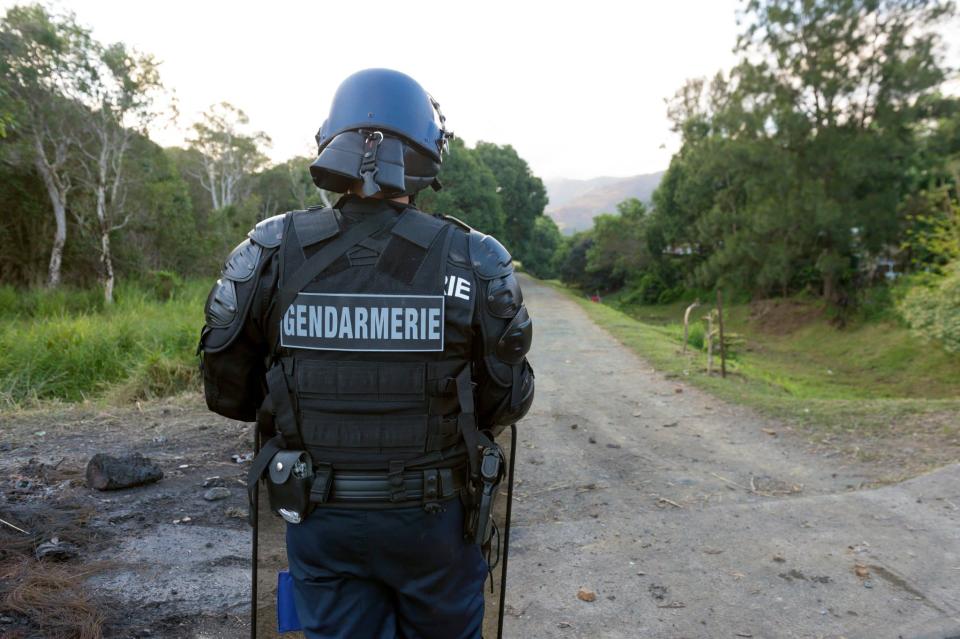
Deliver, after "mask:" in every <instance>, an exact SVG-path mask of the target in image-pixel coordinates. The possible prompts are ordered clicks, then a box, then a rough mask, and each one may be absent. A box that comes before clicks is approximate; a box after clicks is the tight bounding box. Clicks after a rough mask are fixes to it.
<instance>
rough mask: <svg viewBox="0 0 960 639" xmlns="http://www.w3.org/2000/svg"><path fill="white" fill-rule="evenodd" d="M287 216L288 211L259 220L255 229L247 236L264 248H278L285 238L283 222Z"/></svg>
mask: <svg viewBox="0 0 960 639" xmlns="http://www.w3.org/2000/svg"><path fill="white" fill-rule="evenodd" d="M286 218H287V214H286V213H281V214H280V215H274V216H273V217H268V218H267V219H265V220H263V221H262V222H258V223H257V225H256V226H255V227H253V230H252V231H250V232H249V233H247V237H249V238H250V239H251V240H253V241H254V242H256V243H257V244H259V245H260V246H263V247H264V248H276V247H278V246H280V240H282V239H283V223H284V220H286Z"/></svg>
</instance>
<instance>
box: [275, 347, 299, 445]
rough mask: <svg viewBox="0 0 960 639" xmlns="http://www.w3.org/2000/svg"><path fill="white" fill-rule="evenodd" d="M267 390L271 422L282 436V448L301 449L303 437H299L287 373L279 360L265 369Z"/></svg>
mask: <svg viewBox="0 0 960 639" xmlns="http://www.w3.org/2000/svg"><path fill="white" fill-rule="evenodd" d="M267 390H268V391H269V392H270V403H271V404H272V405H273V423H274V426H276V429H277V430H278V431H279V432H280V436H281V437H282V438H283V442H284V448H287V449H289V450H301V449H302V448H303V439H302V438H301V437H300V429H299V428H297V415H296V413H295V412H294V410H293V401H292V400H291V399H290V388H289V387H288V386H287V374H286V373H285V372H284V370H283V364H282V363H281V362H277V363H276V364H274V365H273V367H271V368H270V369H269V370H268V371H267Z"/></svg>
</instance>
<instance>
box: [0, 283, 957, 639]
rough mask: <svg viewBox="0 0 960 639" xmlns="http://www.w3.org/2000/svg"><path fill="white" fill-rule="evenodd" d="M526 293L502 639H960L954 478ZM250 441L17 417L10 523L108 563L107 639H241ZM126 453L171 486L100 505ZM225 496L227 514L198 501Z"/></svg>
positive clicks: (51, 416) (78, 418)
mask: <svg viewBox="0 0 960 639" xmlns="http://www.w3.org/2000/svg"><path fill="white" fill-rule="evenodd" d="M523 284H524V290H525V294H526V297H527V302H528V305H529V307H530V310H531V313H532V315H533V317H534V321H535V324H536V328H535V333H536V335H535V340H534V350H533V353H532V355H531V358H532V360H533V364H534V366H535V368H536V371H537V400H536V402H535V404H534V408H533V410H532V412H531V414H530V415H529V417H527V418H526V419H525V420H524V421H523V422H522V423H521V425H520V439H519V442H520V443H519V446H518V471H517V472H518V483H517V489H516V503H515V508H514V513H515V515H514V528H513V537H512V540H513V543H512V549H511V555H510V557H511V559H510V587H509V590H508V615H507V621H506V628H505V635H506V637H509V638H510V639H521V638H522V639H528V638H529V639H542V638H544V639H545V638H554V637H557V638H571V639H572V638H588V637H589V638H591V639H593V638H611V639H617V638H624V639H626V638H629V639H717V638H726V637H730V638H732V639H736V638H738V637H753V638H756V639H761V638H762V639H793V638H804V639H806V638H810V639H814V638H819V639H827V638H839V637H846V638H847V639H860V638H862V639H897V638H900V637H903V638H905V639H934V638H936V639H943V638H946V637H960V466H951V467H947V468H944V469H942V470H940V471H938V472H935V473H933V474H930V475H926V476H923V477H919V478H916V479H914V480H911V481H908V482H906V483H903V484H899V485H894V486H886V487H883V488H877V489H867V488H864V487H865V486H872V485H876V482H875V480H876V478H878V477H881V476H889V472H886V471H888V470H889V469H882V468H871V467H869V466H854V465H850V464H849V463H848V462H845V461H843V460H844V458H842V457H839V456H825V455H824V454H823V453H822V452H817V451H815V450H813V449H812V447H810V446H809V445H808V444H807V443H806V442H805V441H804V440H803V439H802V438H801V437H799V436H797V435H796V434H794V433H792V431H790V430H789V429H788V428H787V427H786V426H784V425H782V424H778V423H774V422H771V421H770V420H766V419H764V418H761V417H759V416H757V415H756V414H754V413H752V412H750V411H748V410H745V409H741V408H738V407H735V406H731V405H729V404H725V403H723V402H721V401H719V400H717V399H715V398H713V397H710V396H708V395H706V394H704V393H701V392H698V391H697V390H695V389H694V388H692V387H691V386H689V385H686V384H684V383H683V381H682V380H677V379H666V378H665V377H664V376H663V375H662V374H659V373H657V372H655V371H654V370H652V369H651V368H650V366H649V365H648V364H647V363H646V362H644V361H643V360H642V359H639V358H638V357H636V356H635V355H633V354H632V353H631V352H629V351H628V350H627V349H626V348H625V347H623V346H622V345H621V344H620V343H618V342H617V341H616V340H614V339H613V338H612V337H611V336H610V335H609V334H607V333H606V332H605V331H603V330H602V329H600V328H598V327H597V326H596V325H594V324H593V323H592V322H591V321H590V320H589V318H588V317H587V316H586V315H585V313H584V312H583V311H582V310H581V308H580V307H579V306H578V305H577V304H576V303H575V302H573V301H571V300H570V299H569V298H567V297H566V296H564V295H563V294H561V293H558V292H556V291H554V290H553V289H551V288H549V287H546V286H544V285H541V284H538V283H536V282H534V281H531V280H529V279H524V282H523ZM250 432H251V431H250V428H249V426H248V425H243V424H238V423H236V422H231V421H229V420H225V419H222V418H219V417H217V416H215V415H211V414H210V413H209V412H207V411H206V409H205V407H204V406H203V403H202V400H201V398H200V397H199V396H198V395H196V394H188V395H184V396H181V397H177V398H171V399H168V400H164V401H159V402H150V403H147V404H144V405H142V406H136V407H130V408H106V409H105V408H98V407H97V406H95V405H86V406H63V407H59V408H58V407H52V408H50V407H48V408H45V409H42V410H39V411H30V412H26V413H16V414H6V415H4V414H0V451H2V454H0V489H2V490H0V518H3V519H5V520H6V521H8V522H12V523H15V524H16V525H19V526H20V527H23V528H26V529H28V530H30V531H31V532H32V533H33V534H34V539H35V540H36V542H37V543H39V542H40V541H46V540H48V539H50V538H52V537H54V536H57V537H59V538H60V539H61V540H67V541H69V542H72V543H74V544H75V545H76V546H77V547H78V550H79V556H78V557H77V558H76V559H74V560H71V561H70V562H67V563H66V564H62V565H63V566H64V567H65V568H64V569H65V570H67V571H68V573H66V574H67V575H68V576H69V574H77V573H76V572H75V573H70V572H69V571H71V570H73V571H77V570H81V569H83V568H84V566H89V565H91V564H90V562H91V561H97V560H107V561H108V562H109V563H108V564H105V565H104V567H103V568H102V569H101V570H99V572H98V574H97V575H95V576H94V577H92V578H90V579H88V580H87V581H86V582H84V581H82V580H80V579H76V580H75V584H76V587H77V593H76V594H77V596H82V597H89V598H92V599H93V600H95V601H96V602H97V603H98V605H99V607H100V608H99V609H100V610H101V612H102V613H103V615H104V618H105V625H104V636H105V637H107V638H121V637H122V638H124V639H127V638H130V637H151V638H153V637H163V638H164V639H196V638H203V639H228V638H235V637H241V636H245V634H246V632H247V630H246V617H247V614H248V601H249V599H248V592H247V575H248V570H249V562H248V557H249V555H248V552H249V545H248V544H249V533H248V529H247V527H246V523H245V521H244V519H243V517H244V513H245V506H246V504H245V501H246V499H245V494H244V490H243V477H244V474H245V472H246V467H247V465H246V464H242V463H239V464H238V463H235V462H234V461H231V456H232V455H233V454H235V453H241V452H245V451H246V450H249V447H250V445H251V439H250ZM131 450H132V451H138V452H142V453H144V454H146V455H148V456H150V457H151V458H153V459H154V460H155V461H157V462H158V463H159V464H160V465H161V466H162V467H163V469H164V472H165V478H164V479H163V481H161V482H160V483H158V484H153V485H150V486H146V487H141V488H136V489H131V490H127V491H119V492H117V493H96V492H93V491H91V490H89V489H88V488H86V487H85V486H84V484H83V480H82V474H83V468H84V467H85V465H86V463H87V461H88V460H89V459H90V457H91V455H92V454H94V453H96V452H109V453H122V452H129V451H131ZM214 477H217V478H219V479H216V480H214V479H212V478H214ZM213 481H217V482H220V483H221V484H222V485H224V486H226V487H228V488H229V489H230V493H231V494H230V496H229V498H227V499H224V500H223V501H213V502H210V501H207V500H205V499H204V497H203V495H204V492H205V490H207V488H206V487H205V484H207V485H210V484H211V482H213ZM55 514H56V516H55ZM19 534H20V533H16V532H15V531H13V530H11V529H9V528H6V527H0V564H2V563H3V561H6V562H8V563H7V564H6V565H0V568H3V569H4V570H7V569H9V570H15V569H18V568H17V566H23V564H19V563H17V561H19V559H18V558H17V557H12V558H11V557H5V555H4V550H5V548H6V547H7V546H5V544H9V543H12V542H14V541H18V540H20V537H18V535H19ZM264 543H265V545H266V546H269V547H268V548H266V549H265V552H266V551H268V550H269V551H271V552H272V553H273V554H274V555H276V556H277V558H278V561H279V560H280V559H282V554H283V550H282V548H280V547H279V545H276V544H266V542H264ZM10 562H12V563H10ZM57 565H58V566H60V565H61V564H57ZM40 567H41V566H38V565H36V564H29V565H27V566H26V570H27V573H26V574H28V575H30V574H35V573H36V572H37V570H38V569H39V568H40ZM0 572H2V571H0ZM11 574H12V573H11ZM268 576H270V575H268ZM62 578H63V575H61V579H62ZM0 579H2V577H0ZM2 586H3V583H2V581H0V587H2ZM581 588H584V589H586V590H588V591H590V592H592V593H593V594H594V595H595V600H594V601H592V602H587V601H582V600H580V599H578V597H577V593H578V590H579V589H581ZM0 590H2V588H0ZM585 596H586V597H587V598H590V597H589V596H587V595H585ZM45 618H46V615H45V613H44V612H43V611H42V610H41V609H40V608H38V609H37V610H36V611H34V613H29V612H28V613H24V612H16V611H10V610H9V609H8V610H3V608H2V606H0V636H2V637H8V636H9V637H17V638H18V639H35V638H40V637H49V636H52V635H51V634H50V632H49V631H48V630H47V629H45V628H46V627H44V626H42V625H41V621H40V620H43V619H45Z"/></svg>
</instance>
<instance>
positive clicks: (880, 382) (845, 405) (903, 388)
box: [571, 293, 960, 430]
mask: <svg viewBox="0 0 960 639" xmlns="http://www.w3.org/2000/svg"><path fill="white" fill-rule="evenodd" d="M571 294H572V295H573V296H575V297H576V299H577V300H578V302H579V303H580V304H581V305H582V306H583V307H584V309H585V310H586V311H587V312H588V313H589V315H590V316H591V317H592V318H593V319H594V320H595V321H596V322H597V323H599V324H600V325H601V326H603V327H605V328H606V329H607V330H609V331H610V332H611V333H612V334H613V335H614V336H615V337H617V338H618V339H619V340H620V341H622V342H623V343H624V344H626V345H627V346H628V347H630V348H632V349H633V350H634V351H636V352H637V353H638V354H640V355H642V356H643V357H644V358H646V359H648V360H649V361H650V362H651V363H652V364H653V365H654V366H655V367H656V368H658V369H659V370H662V371H664V372H666V373H667V374H668V375H671V376H673V375H675V376H681V377H683V378H685V379H687V380H688V381H690V382H692V383H694V384H695V385H697V386H700V387H702V388H704V389H706V390H708V391H710V392H711V393H713V394H715V395H717V396H719V397H721V398H723V399H726V400H728V401H732V402H737V403H744V404H747V405H750V406H753V407H754V408H758V409H760V410H762V411H765V412H768V413H771V414H774V415H776V416H779V417H786V418H789V419H792V420H795V421H797V422H800V423H807V424H815V425H817V426H819V427H822V428H827V429H831V428H834V429H843V430H851V429H864V428H866V429H871V430H883V429H889V428H892V427H894V426H895V425H896V422H897V420H902V419H905V418H909V417H917V416H923V415H928V414H937V415H942V414H949V413H950V412H951V411H954V412H958V413H960V356H958V355H957V354H950V353H947V352H946V351H944V350H942V349H940V348H938V346H937V345H936V344H931V343H927V342H923V341H921V340H920V339H918V338H916V337H915V336H913V335H912V334H911V333H910V332H909V331H908V330H907V329H906V328H904V327H903V326H901V325H899V324H898V323H896V322H895V321H890V320H885V319H884V320H875V321H860V322H856V323H853V324H852V325H849V326H848V327H847V328H844V329H837V328H835V327H834V326H832V325H831V324H830V323H829V322H828V321H827V320H826V319H824V318H823V317H822V314H820V313H818V309H817V307H816V302H813V301H792V302H790V303H791V304H792V305H793V308H795V310H798V311H799V312H801V313H802V314H803V316H804V317H805V319H804V320H803V321H799V322H796V325H792V324H791V325H790V326H784V327H779V328H778V326H777V325H776V323H774V324H773V325H772V326H771V325H769V324H764V323H763V322H758V321H757V320H755V319H751V317H750V314H751V307H750V306H749V305H734V306H731V307H730V308H728V309H726V312H725V318H724V319H725V322H724V324H725V329H726V331H727V332H728V333H736V334H738V335H740V336H741V337H742V338H743V339H744V345H743V346H741V347H740V348H739V349H738V352H737V353H736V354H735V355H734V359H733V360H732V361H730V362H728V370H729V372H730V374H729V375H728V377H727V378H726V379H722V378H720V377H719V375H712V376H708V375H707V374H706V370H705V369H706V355H705V353H703V352H702V351H700V350H699V348H697V347H698V346H699V344H700V343H701V341H702V335H703V328H702V326H703V323H702V322H701V321H700V319H701V318H702V317H703V315H704V314H705V312H706V308H705V307H700V308H697V309H695V310H694V311H693V313H692V314H691V343H692V344H693V348H690V349H689V350H688V352H687V354H682V353H681V341H682V334H683V331H682V319H683V311H684V309H685V307H686V303H677V304H671V305H665V306H626V307H624V308H623V310H619V309H618V308H615V306H617V305H618V302H619V300H618V299H617V297H616V296H611V297H610V298H607V299H605V300H604V302H605V303H604V304H595V303H591V302H589V301H588V300H586V299H584V297H583V296H582V295H579V294H576V293H571ZM718 366H719V364H718ZM952 421H953V422H954V426H953V429H954V430H956V427H957V426H958V425H957V424H956V421H957V420H952ZM948 428H949V427H948Z"/></svg>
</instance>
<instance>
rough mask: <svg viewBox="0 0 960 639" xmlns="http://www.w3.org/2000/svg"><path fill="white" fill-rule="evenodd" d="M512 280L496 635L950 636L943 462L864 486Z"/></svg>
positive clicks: (957, 529) (541, 292) (958, 480)
mask: <svg viewBox="0 0 960 639" xmlns="http://www.w3.org/2000/svg"><path fill="white" fill-rule="evenodd" d="M523 286H524V293H525V296H526V298H527V304H528V307H529V309H530V312H531V315H532V316H533V318H534V322H535V338H534V347H533V353H532V356H531V360H532V362H533V365H534V368H535V369H536V371H537V399H536V402H535V404H534V408H533V409H532V411H531V413H530V415H529V416H528V417H527V418H526V419H525V420H524V421H523V422H522V423H521V425H520V437H519V446H518V458H517V459H518V462H517V477H518V485H517V487H516V500H515V504H514V526H513V533H512V535H513V537H512V544H511V545H512V548H511V553H510V580H509V587H508V596H507V602H508V606H507V620H506V626H505V635H506V636H507V637H511V638H515V637H537V638H541V637H543V638H547V637H565V638H574V637H576V638H581V637H584V638H585V637H610V638H625V639H626V638H631V639H635V638H649V639H680V638H684V639H695V638H696V639H699V638H704V639H707V638H709V639H714V638H720V637H730V638H739V637H753V638H757V639H759V638H764V639H777V638H793V637H797V638H801V637H802V638H808V637H809V638H811V639H813V638H824V639H826V638H839V637H845V638H847V639H854V638H864V639H884V638H890V639H897V638H900V637H903V638H905V639H906V638H909V639H914V638H916V639H921V638H923V639H927V638H931V639H932V638H946V637H960V466H956V465H955V466H948V467H945V468H943V469H941V470H939V471H937V472H934V473H931V474H929V475H925V476H921V477H918V478H916V479H913V480H910V481H907V482H904V483H902V484H898V485H892V486H886V487H882V488H875V489H863V488H862V487H863V486H864V485H870V484H871V481H872V480H873V479H874V475H873V474H871V471H870V470H869V469H868V468H865V467H857V466H853V465H850V464H849V463H847V462H844V461H842V460H841V459H840V458H837V457H824V456H822V455H818V454H816V453H815V452H814V451H813V450H812V449H811V448H810V447H809V446H807V445H806V443H805V442H804V441H803V440H802V438H800V437H798V436H796V435H795V434H793V433H791V432H790V431H789V429H787V428H786V427H785V426H784V425H783V424H780V423H777V422H774V421H771V420H769V419H766V418H764V417H763V416H760V415H757V414H756V413H753V412H751V411H749V410H747V409H744V408H740V407H736V406H732V405H729V404H726V403H724V402H721V401H720V400H718V399H716V398H714V397H712V396H709V395H707V394H705V393H702V392H700V391H698V390H696V389H695V388H693V387H692V386H690V385H687V384H685V383H683V380H682V379H667V378H665V377H664V375H663V374H660V373H657V372H656V371H654V370H653V369H652V368H651V367H650V365H649V364H648V363H646V362H645V361H644V360H642V359H640V358H639V357H637V356H635V355H634V354H633V353H632V352H630V351H629V350H628V349H627V348H626V347H624V346H623V345H622V344H620V343H619V342H618V341H616V340H615V339H614V338H613V337H611V336H610V335H609V334H608V333H607V332H606V331H604V330H602V329H601V328H599V327H598V326H596V325H595V324H594V323H593V322H591V320H590V319H589V318H588V316H587V315H586V314H585V313H584V311H583V310H582V309H581V308H580V307H579V306H578V305H577V304H576V303H575V302H574V301H572V300H570V299H569V298H568V297H567V296H565V295H564V294H562V293H560V292H558V291H556V290H554V289H552V288H550V287H548V286H546V285H543V284H540V283H538V282H536V281H534V280H531V279H529V278H527V279H524V280H523ZM578 592H579V593H581V596H582V598H583V599H588V600H589V599H593V601H584V600H583V599H581V598H580V597H578Z"/></svg>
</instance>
